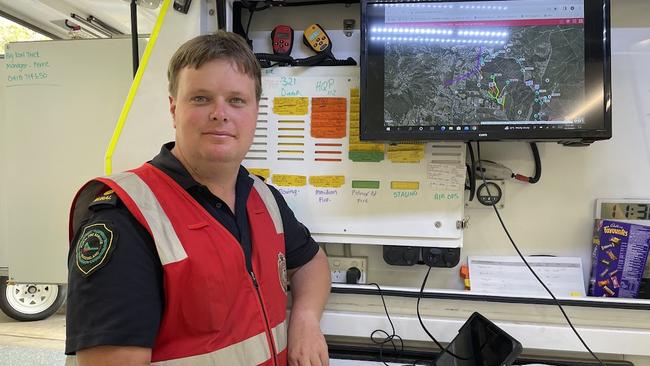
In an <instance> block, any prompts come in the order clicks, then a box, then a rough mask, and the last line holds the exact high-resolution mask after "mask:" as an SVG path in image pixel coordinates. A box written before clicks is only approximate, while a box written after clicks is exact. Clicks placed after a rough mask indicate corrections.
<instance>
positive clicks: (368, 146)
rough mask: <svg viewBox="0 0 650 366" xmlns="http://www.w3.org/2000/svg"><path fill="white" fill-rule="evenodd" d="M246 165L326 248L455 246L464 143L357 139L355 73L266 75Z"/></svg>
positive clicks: (275, 71) (326, 70)
mask: <svg viewBox="0 0 650 366" xmlns="http://www.w3.org/2000/svg"><path fill="white" fill-rule="evenodd" d="M263 90H264V93H263V98H262V101H261V103H260V115H259V118H258V126H257V131H256V137H255V139H254V142H253V146H252V148H251V151H250V152H249V154H248V155H247V158H246V160H245V161H244V166H246V167H247V168H249V169H251V170H252V171H253V172H255V173H257V174H260V175H263V176H265V177H266V178H267V179H268V181H269V182H270V183H272V184H273V185H274V186H276V187H277V188H278V189H279V191H280V192H281V193H282V194H283V196H284V197H285V199H286V200H287V202H288V203H289V205H290V207H291V208H292V209H293V210H294V212H295V213H296V216H297V217H298V218H299V220H301V221H302V222H303V223H304V224H305V225H306V226H307V227H308V228H309V229H310V230H311V232H312V234H313V235H314V237H315V238H316V239H317V240H319V241H323V242H344V243H362V244H389V245H421V246H441V247H458V246H461V244H462V229H461V228H460V227H458V223H459V222H460V221H462V217H463V197H464V196H463V190H464V183H465V145H464V144H463V143H462V142H446V143H426V144H423V143H411V144H396V145H387V144H383V143H367V142H361V141H359V138H358V135H359V132H358V130H359V127H358V126H359V76H358V68H357V67H312V68H296V67H293V68H272V69H267V70H264V76H263Z"/></svg>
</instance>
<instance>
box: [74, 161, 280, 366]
mask: <svg viewBox="0 0 650 366" xmlns="http://www.w3.org/2000/svg"><path fill="white" fill-rule="evenodd" d="M250 177H251V178H252V179H253V180H254V184H253V189H252V190H251V193H250V195H249V198H248V201H247V202H246V212H247V214H248V219H249V222H250V228H251V240H252V264H253V273H249V272H248V271H247V269H246V260H245V258H244V252H243V250H242V249H241V246H240V244H239V242H238V241H237V239H235V238H234V237H233V236H232V234H230V232H229V231H228V230H227V229H226V228H224V227H223V226H222V225H221V224H220V223H219V222H218V221H216V220H215V219H214V218H213V217H212V216H211V215H210V214H209V213H208V212H207V211H206V210H205V209H204V208H203V207H202V206H201V205H200V204H199V203H198V202H196V201H195V200H194V199H193V198H192V197H191V196H190V195H189V194H188V193H187V192H186V191H185V190H184V189H183V188H182V187H180V186H179V185H178V184H177V183H176V182H175V181H174V180H173V179H171V178H170V177H169V176H167V175H166V174H164V173H163V172H161V171H160V170H158V169H157V168H155V167H153V166H152V165H150V164H144V165H143V166H141V167H140V168H137V169H135V170H132V171H129V172H125V173H120V174H115V175H111V176H108V177H103V178H97V179H95V180H93V181H91V182H89V183H87V184H86V185H85V186H84V187H83V188H82V189H81V190H80V191H79V193H78V194H77V197H76V198H75V200H74V202H73V205H72V210H71V213H70V237H71V239H70V240H71V241H72V236H73V235H74V232H75V231H76V230H78V229H79V227H78V226H79V224H78V223H79V220H80V219H81V217H83V214H84V213H85V211H86V210H87V208H88V204H89V202H90V201H91V200H92V199H93V198H94V197H96V196H97V194H98V193H99V192H101V190H102V189H106V188H105V186H109V187H110V188H111V189H113V190H114V191H115V192H116V193H117V195H118V196H119V197H120V199H121V200H122V202H124V204H125V205H126V207H127V208H128V209H129V211H130V212H131V213H132V214H133V216H134V217H135V218H136V219H137V220H138V221H139V222H140V223H141V224H142V225H143V226H144V227H145V228H146V229H147V230H148V231H149V233H150V234H151V236H152V238H153V240H154V243H155V245H156V249H157V252H158V256H159V257H160V261H161V262H162V265H163V272H164V291H165V309H164V313H163V317H162V322H161V325H160V329H159V331H158V335H157V338H156V342H155V345H154V347H153V349H152V360H151V361H152V364H153V365H193V366H201V365H242V366H247V365H251V366H252V365H278V366H285V365H286V364H287V323H286V307H287V293H286V285H287V277H286V276H287V272H286V259H285V245H284V231H283V226H282V219H281V217H280V210H279V208H278V205H277V202H276V201H275V198H274V196H273V193H272V192H271V191H270V189H269V188H268V187H267V186H266V184H265V183H264V182H262V181H261V180H260V179H259V178H257V177H256V176H255V175H253V174H251V175H250Z"/></svg>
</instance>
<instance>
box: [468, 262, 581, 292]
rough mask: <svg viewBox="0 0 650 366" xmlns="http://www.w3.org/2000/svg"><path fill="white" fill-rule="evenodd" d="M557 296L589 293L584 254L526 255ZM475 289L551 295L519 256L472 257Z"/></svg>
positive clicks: (474, 290) (470, 266) (471, 274)
mask: <svg viewBox="0 0 650 366" xmlns="http://www.w3.org/2000/svg"><path fill="white" fill-rule="evenodd" d="M526 260H527V261H528V264H530V265H531V267H532V268H533V270H535V272H536V273H537V275H538V276H539V277H540V278H541V279H542V281H543V282H544V283H545V284H546V286H547V287H548V288H549V289H551V291H552V292H553V294H554V295H555V296H556V297H576V296H578V297H579V296H585V285H584V277H583V272H582V261H581V258H580V257H526ZM468 263H469V278H470V285H471V291H472V292H477V293H485V294H493V295H510V296H536V297H547V298H548V297H550V296H549V295H548V293H547V292H546V291H545V290H544V288H543V287H542V285H540V284H539V282H537V280H536V279H535V277H533V274H532V273H531V272H530V270H529V269H528V268H527V267H526V265H525V264H524V262H523V261H522V260H521V258H519V257H491V256H471V257H469V258H468Z"/></svg>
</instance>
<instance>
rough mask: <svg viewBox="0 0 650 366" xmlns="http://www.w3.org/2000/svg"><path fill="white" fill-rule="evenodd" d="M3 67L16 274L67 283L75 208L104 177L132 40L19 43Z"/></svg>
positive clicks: (5, 166)
mask: <svg viewBox="0 0 650 366" xmlns="http://www.w3.org/2000/svg"><path fill="white" fill-rule="evenodd" d="M141 47H142V45H141ZM2 67H3V68H5V70H6V75H5V78H3V80H2V83H1V84H0V86H2V88H3V89H4V93H5V104H4V108H3V110H2V113H3V117H2V118H0V120H1V121H3V125H4V126H3V130H2V132H3V133H2V143H3V146H4V150H3V156H4V157H3V159H2V161H0V162H1V163H2V166H1V170H2V172H3V175H4V177H5V178H4V186H3V190H4V191H5V192H6V194H5V195H4V198H5V202H6V205H5V206H3V207H2V211H3V215H7V223H6V225H7V233H6V240H7V241H8V262H9V274H10V277H11V278H13V279H15V280H16V281H20V282H57V283H64V282H66V280H67V265H66V263H67V259H66V258H67V252H68V212H69V209H70V204H71V201H72V198H73V197H74V194H75V193H76V191H77V190H78V189H79V188H80V187H81V185H82V184H83V183H84V182H85V181H86V180H88V179H90V178H93V177H96V176H99V175H102V174H103V169H102V168H103V157H104V150H105V147H106V145H107V144H108V141H109V139H110V137H111V134H112V131H113V127H114V125H115V122H116V121H117V118H118V116H119V113H120V110H121V107H122V103H123V101H124V98H125V96H126V94H127V92H128V89H129V86H130V83H131V79H132V75H133V71H132V58H131V40H130V39H102V40H74V41H45V42H27V43H12V44H9V45H8V46H7V52H6V56H5V62H4V63H3V65H2ZM0 217H2V216H0Z"/></svg>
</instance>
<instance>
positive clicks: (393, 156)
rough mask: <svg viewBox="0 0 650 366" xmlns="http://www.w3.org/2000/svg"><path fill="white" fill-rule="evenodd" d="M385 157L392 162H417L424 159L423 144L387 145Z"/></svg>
mask: <svg viewBox="0 0 650 366" xmlns="http://www.w3.org/2000/svg"><path fill="white" fill-rule="evenodd" d="M387 157H388V160H390V161H392V162H394V163H419V162H420V161H421V160H422V159H424V144H397V145H388V156H387Z"/></svg>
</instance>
